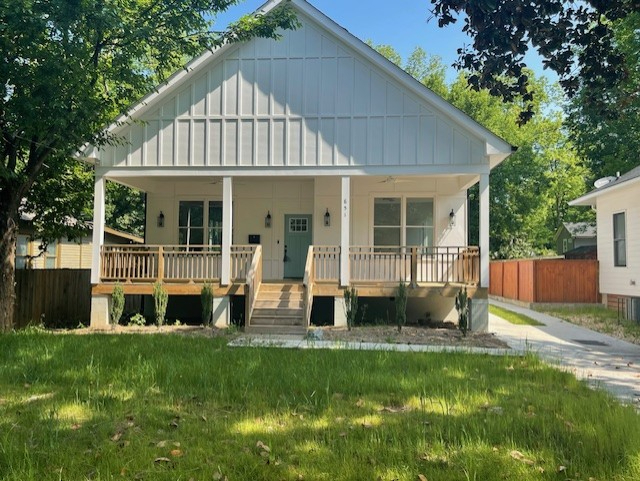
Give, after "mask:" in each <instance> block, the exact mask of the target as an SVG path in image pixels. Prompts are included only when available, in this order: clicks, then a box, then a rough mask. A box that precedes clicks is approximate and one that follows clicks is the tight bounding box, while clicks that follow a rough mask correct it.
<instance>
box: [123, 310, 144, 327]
mask: <svg viewBox="0 0 640 481" xmlns="http://www.w3.org/2000/svg"><path fill="white" fill-rule="evenodd" d="M146 324H147V319H146V318H145V317H144V316H143V315H142V314H140V313H138V314H134V315H133V316H131V317H130V318H129V323H128V324H127V325H129V326H138V327H142V326H145V325H146Z"/></svg>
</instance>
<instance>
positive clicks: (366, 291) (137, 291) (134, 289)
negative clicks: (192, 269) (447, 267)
mask: <svg viewBox="0 0 640 481" xmlns="http://www.w3.org/2000/svg"><path fill="white" fill-rule="evenodd" d="M283 282H284V281H281V280H280V281H266V282H263V283H262V285H261V287H263V286H270V285H274V286H275V285H279V284H283ZM286 283H287V284H291V285H294V286H302V283H301V282H296V281H294V282H291V283H290V282H288V281H287V282H286ZM202 285H203V284H202V283H196V282H194V283H188V284H185V283H180V284H172V283H163V286H164V288H165V289H166V290H167V292H168V293H169V295H170V296H173V295H183V296H197V295H200V291H201V289H202ZM351 285H352V286H353V287H355V288H356V289H357V290H358V296H359V297H394V296H395V292H396V289H397V287H398V285H397V283H388V284H387V283H365V282H353V283H352V284H351ZM114 286H115V283H114V282H101V283H100V284H96V285H94V286H93V287H92V290H91V292H92V294H93V295H110V294H111V293H113V287H114ZM121 286H122V288H123V289H124V293H125V294H127V295H151V294H153V283H152V282H148V283H144V282H131V283H121ZM463 287H465V285H464V284H436V283H429V284H418V286H417V287H409V288H408V290H407V294H408V296H409V297H427V296H429V295H431V294H433V293H437V294H439V295H442V296H443V297H454V296H455V295H456V293H457V292H458V291H459V290H460V289H461V288H463ZM466 287H467V292H468V294H469V297H473V298H476V299H487V298H488V289H487V288H484V287H477V286H474V285H467V286H466ZM343 293H344V289H343V288H341V287H340V286H339V285H338V282H337V281H334V282H331V281H316V282H315V283H314V285H313V295H314V296H326V297H342V296H343ZM213 294H214V296H215V297H224V296H232V295H239V296H242V295H245V284H244V282H234V283H232V284H230V285H229V286H220V285H219V284H214V293H213ZM265 307H266V306H265Z"/></svg>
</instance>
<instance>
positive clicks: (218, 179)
mask: <svg viewBox="0 0 640 481" xmlns="http://www.w3.org/2000/svg"><path fill="white" fill-rule="evenodd" d="M315 177H316V176H313V175H306V176H301V175H296V176H291V175H282V176H270V177H269V180H270V181H273V182H286V181H295V182H298V181H304V180H313V179H314V178H315ZM333 177H340V176H339V175H335V176H333ZM351 177H352V181H355V182H357V179H362V178H367V179H368V180H369V181H370V182H375V183H377V184H380V188H381V189H382V190H385V188H392V187H394V186H397V185H405V184H407V185H405V187H409V186H411V184H413V185H414V186H415V187H416V188H418V187H420V183H421V182H424V181H426V180H428V179H434V178H435V179H437V178H440V179H442V178H448V179H451V178H455V179H456V180H457V185H458V187H459V189H460V190H466V189H468V188H470V187H471V186H473V185H474V184H475V183H477V182H478V178H479V177H478V175H476V174H438V175H417V174H416V175H370V174H365V173H362V174H360V175H353V176H351ZM222 178H223V176H222V175H204V176H203V175H197V176H196V175H193V176H156V175H152V176H140V177H129V176H118V175H114V176H109V177H108V179H109V180H111V181H114V182H117V183H119V184H123V185H126V186H128V187H132V188H134V189H138V190H141V191H143V192H150V193H165V192H167V188H168V187H169V186H171V185H174V184H175V183H176V182H180V183H186V184H191V185H193V186H194V190H197V191H201V190H208V186H221V185H222ZM233 181H234V184H235V185H242V184H243V183H248V182H252V181H262V182H264V181H265V177H264V176H255V175H242V176H233ZM411 187H413V186H411Z"/></svg>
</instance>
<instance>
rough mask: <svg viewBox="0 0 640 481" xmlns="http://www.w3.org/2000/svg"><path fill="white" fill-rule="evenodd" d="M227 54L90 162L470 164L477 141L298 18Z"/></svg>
mask: <svg viewBox="0 0 640 481" xmlns="http://www.w3.org/2000/svg"><path fill="white" fill-rule="evenodd" d="M300 20H301V22H302V27H301V28H299V29H298V30H294V31H285V32H283V36H282V39H281V40H279V41H274V40H269V39H254V40H252V41H249V42H247V43H244V44H242V45H239V46H235V47H230V48H228V50H226V51H224V52H221V53H220V54H219V55H217V56H216V55H212V58H211V60H210V61H209V62H207V63H205V64H203V65H200V66H199V67H198V68H197V70H195V71H193V72H192V74H191V75H190V77H189V80H188V81H187V82H185V83H182V84H181V85H176V88H175V89H174V91H171V92H170V93H168V94H167V97H168V100H166V97H165V96H163V97H162V99H165V100H164V101H163V102H162V104H161V105H155V104H154V103H152V104H151V105H149V106H148V108H143V109H141V110H140V115H139V116H138V115H137V114H136V119H138V120H142V121H143V122H142V123H140V122H137V123H132V124H130V125H127V126H125V127H123V129H122V130H120V131H116V133H117V134H118V135H121V136H122V137H124V139H125V141H126V142H125V143H123V144H121V145H118V146H113V147H106V148H105V149H104V150H102V151H100V152H98V158H99V159H100V164H101V165H102V166H113V167H150V166H162V167H185V166H196V167H199V166H212V167H234V168H237V167H247V168H251V167H264V166H281V167H298V166H312V167H316V168H317V167H323V166H402V165H473V164H483V163H486V156H485V144H484V141H483V140H481V139H479V138H476V137H475V136H474V135H473V134H470V133H469V132H467V131H465V130H464V129H462V128H460V127H459V126H457V125H456V124H455V122H453V120H451V119H450V118H449V117H447V116H446V115H445V114H444V113H443V112H441V111H438V110H437V109H435V108H433V107H432V106H430V105H428V103H427V102H426V101H425V100H422V99H419V98H418V97H417V96H416V95H415V94H414V93H413V92H410V91H409V90H408V89H407V88H405V87H403V86H402V85H400V83H399V82H398V81H397V80H394V79H392V78H391V77H389V76H388V75H387V74H386V73H385V72H383V71H382V69H380V68H379V67H377V66H375V65H374V64H373V63H371V62H370V61H369V60H368V59H366V58H365V57H364V56H363V55H361V54H359V53H357V52H355V51H354V50H352V49H351V48H350V47H349V46H347V45H346V44H344V43H342V41H341V40H339V39H337V38H336V37H334V36H333V35H332V34H330V33H329V32H327V31H325V30H324V29H323V28H322V27H321V26H320V25H318V24H316V23H315V22H314V21H313V20H312V19H310V18H308V17H306V16H304V15H300Z"/></svg>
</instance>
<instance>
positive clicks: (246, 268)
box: [92, 245, 486, 329]
mask: <svg viewBox="0 0 640 481" xmlns="http://www.w3.org/2000/svg"><path fill="white" fill-rule="evenodd" d="M341 254H342V250H341V248H340V247H339V246H313V245H312V246H310V247H309V249H308V252H307V257H306V263H305V267H304V277H303V279H302V282H300V281H297V282H295V281H289V282H288V281H287V280H277V282H278V283H279V284H278V285H280V286H288V287H287V288H286V289H285V291H287V295H286V296H284V297H283V298H282V300H280V302H278V299H279V298H278V297H277V296H276V297H274V295H270V296H269V295H268V294H264V293H265V292H267V291H268V292H272V293H273V292H275V291H278V290H279V289H276V288H274V284H273V281H271V282H269V281H270V280H267V279H263V258H262V246H261V245H232V246H231V249H230V256H229V258H228V264H229V272H230V276H229V282H223V279H222V272H223V264H224V263H225V258H224V256H223V253H222V248H221V246H216V245H214V246H204V245H203V246H193V245H191V246H177V245H171V246H169V245H136V246H123V245H103V246H102V248H101V255H100V279H99V283H97V284H96V285H94V287H93V292H92V293H93V295H94V296H110V294H111V293H112V291H113V286H114V284H115V283H116V282H119V283H121V284H122V286H123V288H124V291H125V294H138V295H151V294H152V291H153V284H154V283H155V282H162V283H163V285H164V287H165V289H166V290H167V292H168V293H169V295H170V296H175V295H181V296H188V295H192V296H197V295H200V291H201V289H202V286H203V284H204V283H205V282H208V283H211V284H213V287H214V296H215V297H216V298H225V297H228V296H232V295H240V296H244V298H245V313H244V319H245V326H246V327H247V328H249V329H251V328H254V327H258V326H264V325H265V324H266V325H269V326H271V327H273V326H278V325H280V324H283V325H284V326H287V325H289V326H296V327H299V328H302V329H306V328H307V327H308V326H309V325H310V324H311V312H312V307H313V300H314V297H317V296H321V297H333V298H335V300H336V309H341V306H342V304H341V303H342V298H343V294H344V288H345V287H346V286H352V287H355V288H356V289H357V290H358V295H359V296H360V297H363V298H366V297H377V298H392V297H395V293H396V289H397V287H398V284H399V283H400V282H404V283H406V284H407V285H408V287H409V289H408V295H409V297H410V298H424V299H426V298H428V297H429V296H433V295H436V296H438V297H442V298H451V297H453V296H454V295H455V294H456V293H457V292H458V290H459V289H461V288H462V287H466V288H467V290H468V292H469V295H470V296H471V297H473V298H477V299H486V289H482V288H480V287H479V280H480V255H479V249H478V248H477V247H473V246H459V247H408V246H406V247H398V248H393V249H381V248H380V247H373V246H352V247H349V249H348V254H347V256H346V257H347V260H346V262H347V263H346V265H347V268H348V272H341V265H342V264H341V262H342V255H341ZM345 281H346V282H345ZM261 287H262V290H261ZM290 291H295V292H298V293H299V300H295V302H293V303H292V301H291V300H290V299H289V298H290V295H291V292H290ZM265 295H266V296H267V297H271V298H272V300H273V302H271V303H269V302H266V301H265V300H264V299H259V298H260V296H263V297H264V296H265ZM265 302H266V304H265ZM261 304H262V305H263V307H265V306H266V310H265V309H264V308H262V307H261V308H260V309H262V310H261V312H260V313H257V312H256V308H257V307H256V306H259V305H261ZM279 308H280V309H284V310H281V311H278V309H279ZM341 314H342V313H341V312H339V313H338V312H337V313H336V319H335V320H334V322H335V323H336V324H338V325H339V324H340V319H341V317H342V316H341ZM265 316H266V318H265ZM278 318H280V319H281V320H282V319H284V321H283V322H282V323H279V322H278ZM223 324H224V323H223Z"/></svg>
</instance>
